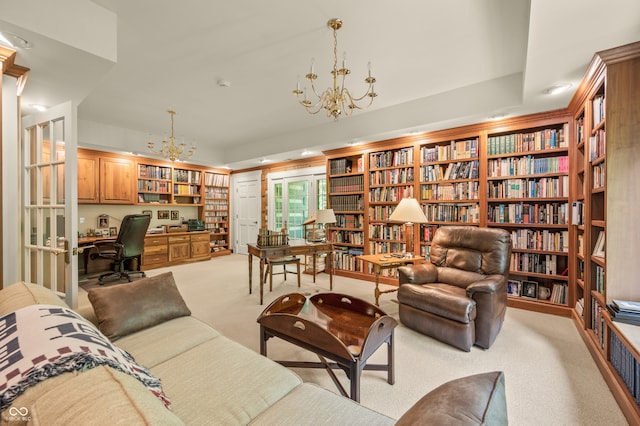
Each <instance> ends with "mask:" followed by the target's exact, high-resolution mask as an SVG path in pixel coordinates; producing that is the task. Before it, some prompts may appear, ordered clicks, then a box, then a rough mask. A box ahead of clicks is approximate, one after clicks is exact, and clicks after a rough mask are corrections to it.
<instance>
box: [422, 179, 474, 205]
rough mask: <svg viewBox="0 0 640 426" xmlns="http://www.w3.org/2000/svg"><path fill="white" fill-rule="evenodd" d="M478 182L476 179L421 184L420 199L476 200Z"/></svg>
mask: <svg viewBox="0 0 640 426" xmlns="http://www.w3.org/2000/svg"><path fill="white" fill-rule="evenodd" d="M479 187H480V183H479V182H478V181H469V182H456V183H440V184H437V183H436V184H422V185H420V199H421V200H422V201H429V200H431V201H440V200H445V201H447V200H448V201H451V200H477V199H478V196H479Z"/></svg>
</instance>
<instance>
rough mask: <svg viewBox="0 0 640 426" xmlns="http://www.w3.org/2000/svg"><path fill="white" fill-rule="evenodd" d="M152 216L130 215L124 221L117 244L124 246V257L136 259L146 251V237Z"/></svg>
mask: <svg viewBox="0 0 640 426" xmlns="http://www.w3.org/2000/svg"><path fill="white" fill-rule="evenodd" d="M150 222H151V216H149V215H146V214H130V215H126V216H125V217H124V218H123V219H122V224H121V225H120V232H118V238H117V239H116V242H117V243H120V244H122V245H123V247H124V248H123V253H122V257H124V258H129V257H136V256H139V255H141V254H142V252H143V250H144V237H145V235H146V234H147V229H148V228H149V223H150Z"/></svg>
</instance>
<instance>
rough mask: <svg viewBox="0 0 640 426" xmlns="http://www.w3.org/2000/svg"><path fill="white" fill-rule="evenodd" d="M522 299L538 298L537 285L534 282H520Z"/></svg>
mask: <svg viewBox="0 0 640 426" xmlns="http://www.w3.org/2000/svg"><path fill="white" fill-rule="evenodd" d="M522 297H531V298H533V299H537V298H538V283H537V282H536V281H522Z"/></svg>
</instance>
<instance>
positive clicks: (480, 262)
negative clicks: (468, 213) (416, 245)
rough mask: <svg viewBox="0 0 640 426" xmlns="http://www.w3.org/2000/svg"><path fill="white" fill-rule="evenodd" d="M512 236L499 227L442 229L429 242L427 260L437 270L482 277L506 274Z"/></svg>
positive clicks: (445, 227) (444, 227) (453, 227)
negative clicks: (441, 268)
mask: <svg viewBox="0 0 640 426" xmlns="http://www.w3.org/2000/svg"><path fill="white" fill-rule="evenodd" d="M510 258H511V235H510V233H509V232H508V231H506V230H504V229H499V228H479V227H475V226H443V227H441V228H438V230H437V231H436V232H435V235H434V237H433V241H432V242H431V250H430V252H429V260H430V261H431V263H433V264H434V265H436V266H438V267H447V268H455V269H461V270H464V271H469V272H475V273H477V274H482V275H492V274H500V275H506V274H507V273H508V272H509V263H510Z"/></svg>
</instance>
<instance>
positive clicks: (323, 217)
mask: <svg viewBox="0 0 640 426" xmlns="http://www.w3.org/2000/svg"><path fill="white" fill-rule="evenodd" d="M327 223H336V215H335V214H334V213H333V209H324V210H318V211H317V212H316V226H317V225H320V226H321V228H320V229H318V231H320V232H319V233H318V234H320V241H327V230H326V224H327ZM318 234H316V235H318Z"/></svg>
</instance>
